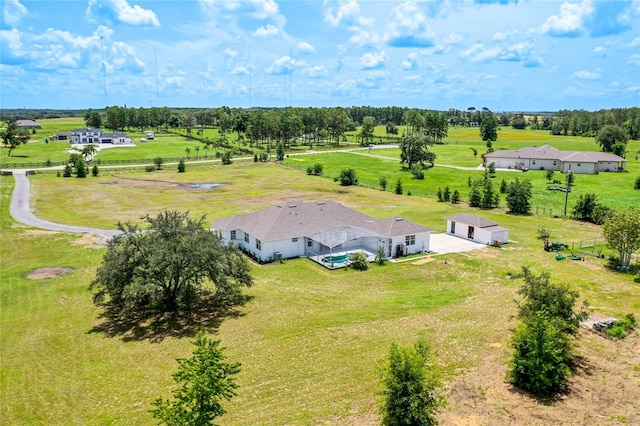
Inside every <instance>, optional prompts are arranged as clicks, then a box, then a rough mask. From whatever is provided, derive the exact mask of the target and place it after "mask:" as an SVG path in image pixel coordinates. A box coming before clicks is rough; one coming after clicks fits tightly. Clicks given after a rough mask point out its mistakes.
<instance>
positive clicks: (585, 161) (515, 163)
mask: <svg viewBox="0 0 640 426" xmlns="http://www.w3.org/2000/svg"><path fill="white" fill-rule="evenodd" d="M491 163H495V165H496V168H499V169H528V170H557V171H560V172H563V173H566V172H568V171H569V170H571V172H572V173H587V174H595V173H597V172H622V171H625V169H626V164H627V160H625V159H624V158H622V157H620V156H618V155H615V154H610V153H606V152H599V151H560V150H559V149H556V148H554V147H552V146H549V145H544V146H541V147H539V148H538V147H525V148H521V149H518V150H515V151H512V150H507V149H501V150H498V151H494V152H491V153H488V154H485V155H484V164H485V166H489V164H491Z"/></svg>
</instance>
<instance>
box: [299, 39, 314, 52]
mask: <svg viewBox="0 0 640 426" xmlns="http://www.w3.org/2000/svg"><path fill="white" fill-rule="evenodd" d="M296 50H297V51H298V52H300V53H315V52H316V49H314V47H313V46H312V45H310V44H309V43H307V42H306V41H301V42H300V43H298V45H297V46H296Z"/></svg>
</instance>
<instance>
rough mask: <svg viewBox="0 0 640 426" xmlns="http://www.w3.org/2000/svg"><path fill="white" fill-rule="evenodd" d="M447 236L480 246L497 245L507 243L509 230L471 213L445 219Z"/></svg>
mask: <svg viewBox="0 0 640 426" xmlns="http://www.w3.org/2000/svg"><path fill="white" fill-rule="evenodd" d="M447 234H451V235H455V236H458V237H462V238H466V239H468V240H472V241H475V242H477V243H480V244H489V245H497V244H496V241H498V242H499V244H506V243H507V242H509V230H508V229H507V228H503V227H502V226H498V224H497V223H496V222H493V221H491V220H489V219H486V218H484V217H482V216H478V215H475V214H471V213H458V214H455V215H453V216H449V217H447Z"/></svg>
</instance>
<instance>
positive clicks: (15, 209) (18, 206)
mask: <svg viewBox="0 0 640 426" xmlns="http://www.w3.org/2000/svg"><path fill="white" fill-rule="evenodd" d="M13 177H14V179H15V181H16V185H15V188H14V190H13V194H12V195H11V206H10V207H9V211H10V213H11V216H12V217H13V218H14V219H15V220H16V221H17V222H19V223H22V224H24V225H27V226H32V227H34V228H40V229H47V230H49V231H58V232H70V233H74V234H93V235H97V236H100V237H105V238H110V237H113V236H114V235H117V234H120V233H121V232H120V231H119V230H116V229H98V228H87V227H84V226H70V225H62V224H59V223H53V222H49V221H46V220H42V219H39V218H37V217H36V216H35V215H34V214H33V213H32V212H31V207H30V199H31V183H30V182H29V178H28V177H27V175H26V172H25V170H13Z"/></svg>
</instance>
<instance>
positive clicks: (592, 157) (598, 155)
mask: <svg viewBox="0 0 640 426" xmlns="http://www.w3.org/2000/svg"><path fill="white" fill-rule="evenodd" d="M485 158H489V159H491V158H530V159H536V160H560V161H573V162H579V163H597V162H599V161H611V162H626V161H627V160H625V159H624V158H622V157H620V156H618V155H615V154H609V153H606V152H600V151H560V150H558V149H556V148H554V147H552V146H549V145H544V146H541V147H539V148H538V147H525V148H520V149H518V150H515V151H512V150H508V149H501V150H498V151H494V152H491V153H489V154H486V155H485Z"/></svg>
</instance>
